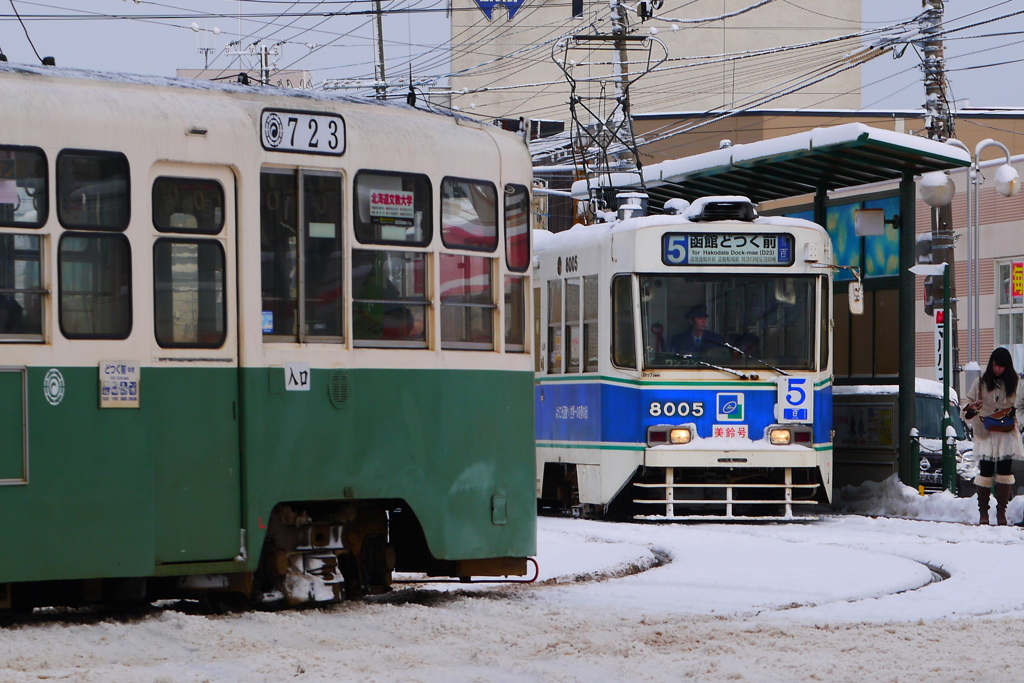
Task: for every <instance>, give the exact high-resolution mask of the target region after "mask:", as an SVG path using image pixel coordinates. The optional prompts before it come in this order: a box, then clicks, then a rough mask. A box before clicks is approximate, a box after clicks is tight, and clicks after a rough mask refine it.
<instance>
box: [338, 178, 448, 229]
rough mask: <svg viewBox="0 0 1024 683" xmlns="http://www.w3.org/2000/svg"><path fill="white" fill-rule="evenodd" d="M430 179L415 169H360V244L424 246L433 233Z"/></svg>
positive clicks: (357, 211)
mask: <svg viewBox="0 0 1024 683" xmlns="http://www.w3.org/2000/svg"><path fill="white" fill-rule="evenodd" d="M431 192H432V190H431V187H430V179H429V178H428V177H427V176H425V175H422V174H418V173H393V172H390V171H359V172H358V173H357V174H356V179H355V190H354V194H355V228H356V239H358V240H359V241H360V242H362V243H363V244H404V245H408V246H417V247H425V246H426V245H428V244H430V238H431V237H432V236H433V222H432V221H433V218H432V216H433V214H432V213H431V212H432V211H433V206H432V204H433V202H432V199H431Z"/></svg>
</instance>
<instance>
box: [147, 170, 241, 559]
mask: <svg viewBox="0 0 1024 683" xmlns="http://www.w3.org/2000/svg"><path fill="white" fill-rule="evenodd" d="M152 177H153V201H154V211H153V219H154V223H155V226H154V227H155V228H156V231H155V233H154V239H153V245H152V254H153V285H154V296H153V301H154V308H153V314H154V330H155V336H154V344H153V356H152V358H151V362H150V364H149V367H147V368H146V369H145V371H144V372H145V376H144V377H143V381H142V387H141V391H140V394H141V399H142V404H143V410H144V412H145V413H147V414H148V416H149V422H150V424H149V430H150V436H151V438H150V445H151V453H152V458H153V480H154V501H153V503H154V526H155V538H154V540H155V552H156V564H158V565H166V564H176V563H182V562H209V561H219V560H230V559H232V558H234V557H235V556H237V555H238V554H239V549H240V547H241V539H240V529H241V479H240V473H239V464H240V455H239V431H238V425H239V422H238V324H237V321H238V316H237V305H236V302H237V298H236V294H237V292H236V291H235V288H236V286H237V268H236V263H235V239H236V227H235V225H236V221H235V207H234V201H233V199H234V196H235V191H234V177H233V175H232V174H231V172H230V171H229V170H228V169H219V168H210V167H203V168H202V169H195V168H192V167H187V166H182V165H178V164H174V165H171V164H168V165H166V167H164V165H157V166H156V167H155V168H154V170H153V176H152Z"/></svg>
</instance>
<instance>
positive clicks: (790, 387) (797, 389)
mask: <svg viewBox="0 0 1024 683" xmlns="http://www.w3.org/2000/svg"><path fill="white" fill-rule="evenodd" d="M778 382H779V385H778V386H779V397H778V414H777V415H776V416H775V419H777V420H778V421H779V422H783V423H785V422H789V423H793V422H796V423H800V422H813V421H814V386H813V383H812V382H811V380H810V378H808V377H790V376H786V377H779V379H778Z"/></svg>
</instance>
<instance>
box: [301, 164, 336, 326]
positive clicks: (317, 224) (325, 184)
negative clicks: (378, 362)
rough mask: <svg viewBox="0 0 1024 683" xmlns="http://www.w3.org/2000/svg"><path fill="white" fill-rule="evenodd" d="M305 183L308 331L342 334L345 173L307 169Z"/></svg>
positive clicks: (304, 212) (304, 234) (305, 306)
mask: <svg viewBox="0 0 1024 683" xmlns="http://www.w3.org/2000/svg"><path fill="white" fill-rule="evenodd" d="M302 184H303V207H304V210H303V219H302V223H303V241H304V242H305V248H304V249H303V264H302V269H303V271H304V272H305V274H306V280H305V303H304V315H305V330H306V335H307V336H310V337H321V338H324V337H332V338H341V337H343V336H344V334H345V328H344V321H345V317H344V312H345V302H344V299H343V298H342V291H343V284H344V277H343V273H342V264H343V263H344V257H345V254H344V252H343V251H342V242H341V206H342V201H341V176H337V175H319V174H317V175H314V174H308V173H307V174H305V175H304V176H303V181H302Z"/></svg>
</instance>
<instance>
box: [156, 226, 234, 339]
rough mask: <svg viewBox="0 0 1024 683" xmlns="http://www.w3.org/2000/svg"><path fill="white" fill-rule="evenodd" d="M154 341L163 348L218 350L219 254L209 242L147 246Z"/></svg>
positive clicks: (223, 314)
mask: <svg viewBox="0 0 1024 683" xmlns="http://www.w3.org/2000/svg"><path fill="white" fill-rule="evenodd" d="M153 280H154V283H153V284H154V288H153V313H154V316H155V318H156V341H157V343H158V344H159V345H160V346H162V347H165V348H173V347H192V348H208V349H215V348H219V347H220V346H222V345H223V344H224V339H225V337H226V336H227V325H226V320H227V300H226V298H225V296H224V248H223V247H222V246H221V244H220V243H219V242H216V241H214V240H173V239H161V240H157V242H156V244H155V245H154V246H153Z"/></svg>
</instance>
